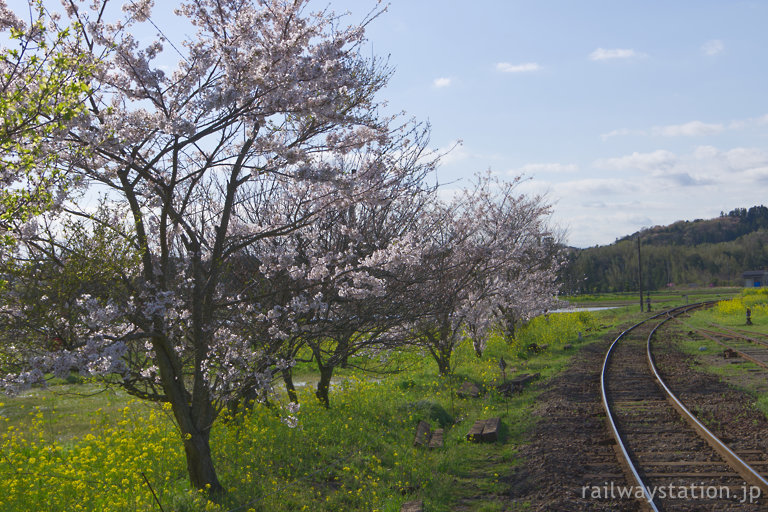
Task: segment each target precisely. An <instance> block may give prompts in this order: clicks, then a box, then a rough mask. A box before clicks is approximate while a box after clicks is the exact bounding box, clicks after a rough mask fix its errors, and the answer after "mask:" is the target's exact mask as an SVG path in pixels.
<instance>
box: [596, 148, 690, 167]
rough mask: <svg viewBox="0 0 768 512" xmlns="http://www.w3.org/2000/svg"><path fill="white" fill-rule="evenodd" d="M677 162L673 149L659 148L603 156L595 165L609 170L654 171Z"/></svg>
mask: <svg viewBox="0 0 768 512" xmlns="http://www.w3.org/2000/svg"><path fill="white" fill-rule="evenodd" d="M675 162H677V156H675V154H674V153H672V152H671V151H667V150H665V149H659V150H656V151H653V152H652V153H638V152H634V153H632V154H631V155H626V156H622V157H618V158H601V159H599V160H596V161H595V167H599V168H602V169H608V170H641V171H653V170H657V169H664V168H669V167H670V166H672V165H674V164H675Z"/></svg>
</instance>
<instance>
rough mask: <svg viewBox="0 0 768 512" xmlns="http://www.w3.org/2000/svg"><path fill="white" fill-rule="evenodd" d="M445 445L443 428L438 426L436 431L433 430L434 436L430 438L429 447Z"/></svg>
mask: <svg viewBox="0 0 768 512" xmlns="http://www.w3.org/2000/svg"><path fill="white" fill-rule="evenodd" d="M441 446H443V429H441V428H436V429H435V431H434V432H432V438H431V439H430V440H429V447H430V448H440V447H441Z"/></svg>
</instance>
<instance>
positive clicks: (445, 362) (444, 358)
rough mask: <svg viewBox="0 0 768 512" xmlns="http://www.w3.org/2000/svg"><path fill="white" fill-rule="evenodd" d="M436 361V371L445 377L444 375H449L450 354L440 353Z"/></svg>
mask: <svg viewBox="0 0 768 512" xmlns="http://www.w3.org/2000/svg"><path fill="white" fill-rule="evenodd" d="M435 360H436V361H437V371H438V373H440V375H442V376H443V377H445V376H446V375H449V374H450V373H451V353H450V352H448V353H447V354H446V353H445V352H444V351H442V350H441V351H440V353H439V355H438V357H437V358H435Z"/></svg>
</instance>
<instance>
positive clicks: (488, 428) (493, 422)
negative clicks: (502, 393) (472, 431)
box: [482, 418, 501, 443]
mask: <svg viewBox="0 0 768 512" xmlns="http://www.w3.org/2000/svg"><path fill="white" fill-rule="evenodd" d="M500 426H501V418H491V419H489V420H486V421H485V426H484V427H483V433H482V439H483V442H484V443H493V442H494V441H496V440H497V439H498V438H499V427H500Z"/></svg>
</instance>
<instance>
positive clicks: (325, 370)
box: [315, 366, 333, 409]
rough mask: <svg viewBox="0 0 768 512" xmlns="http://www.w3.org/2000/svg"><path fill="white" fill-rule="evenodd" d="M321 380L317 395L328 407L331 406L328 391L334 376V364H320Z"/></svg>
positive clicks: (318, 384)
mask: <svg viewBox="0 0 768 512" xmlns="http://www.w3.org/2000/svg"><path fill="white" fill-rule="evenodd" d="M319 368H320V381H319V382H318V383H317V391H316V392H315V396H316V397H317V399H318V400H320V403H321V404H323V406H324V407H325V408H326V409H329V408H330V407H331V402H330V399H329V398H328V391H329V390H330V388H331V377H333V366H319Z"/></svg>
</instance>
